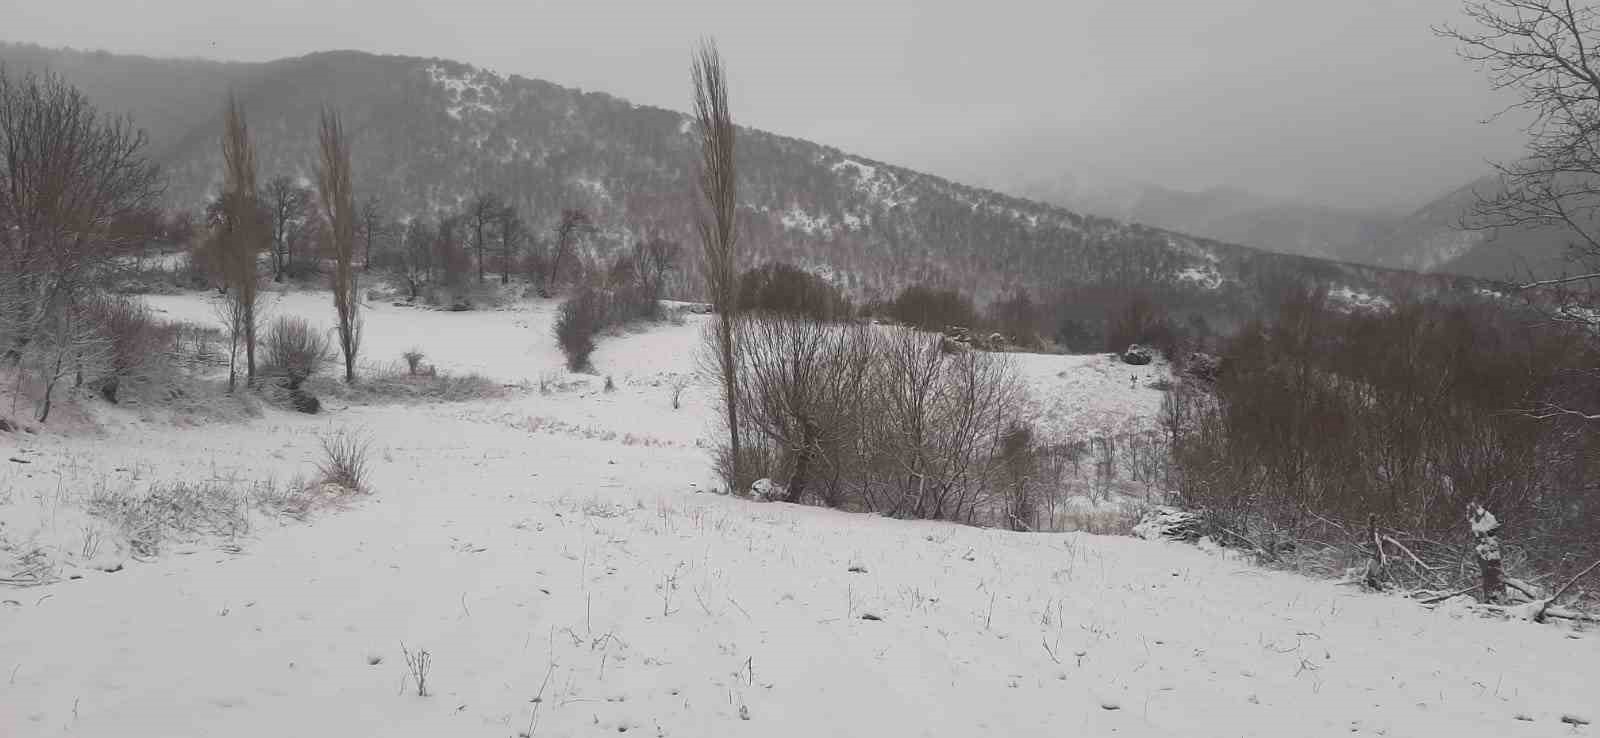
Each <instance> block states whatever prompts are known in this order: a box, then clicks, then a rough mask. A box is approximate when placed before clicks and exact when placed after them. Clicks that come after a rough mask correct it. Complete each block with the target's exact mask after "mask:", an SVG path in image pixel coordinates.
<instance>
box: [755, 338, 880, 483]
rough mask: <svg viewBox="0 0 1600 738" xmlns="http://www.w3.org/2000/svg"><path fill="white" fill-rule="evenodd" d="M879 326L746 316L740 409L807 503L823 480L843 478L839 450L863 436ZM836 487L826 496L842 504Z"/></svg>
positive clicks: (789, 481)
mask: <svg viewBox="0 0 1600 738" xmlns="http://www.w3.org/2000/svg"><path fill="white" fill-rule="evenodd" d="M871 330H872V329H871V327H870V326H868V325H866V324H859V325H855V324H852V325H848V326H842V327H837V328H836V327H834V326H830V325H827V324H825V323H822V322H819V321H813V320H805V319H798V318H793V317H789V316H783V315H778V314H774V313H754V314H751V315H748V316H745V317H744V318H743V319H741V320H740V321H739V324H738V331H737V336H736V339H737V340H738V343H739V348H740V350H739V353H738V358H739V410H740V414H741V417H742V418H743V422H744V423H745V424H746V426H747V427H749V428H751V429H753V430H755V432H757V433H759V434H760V435H762V436H764V437H765V438H766V439H767V440H768V441H771V442H772V443H773V444H774V445H776V446H777V447H778V448H780V449H782V450H783V452H784V454H785V456H786V462H787V463H786V464H785V467H786V469H785V471H786V472H787V475H788V482H787V484H786V485H785V487H784V490H785V495H786V499H787V500H789V501H791V502H799V501H800V500H801V499H802V497H803V495H804V494H805V492H806V490H807V489H808V488H809V487H810V485H811V483H812V482H813V481H814V480H816V479H818V478H819V477H821V478H823V479H824V480H826V479H830V478H837V474H834V473H830V472H837V471H838V470H839V469H840V467H841V465H842V463H843V460H842V458H841V454H840V453H838V452H839V450H840V449H841V447H842V446H844V445H846V444H847V443H848V442H849V441H850V440H851V439H855V438H859V437H860V433H861V425H860V423H861V413H860V411H861V410H862V409H863V406H862V402H861V400H862V393H863V391H864V390H865V388H866V386H867V382H868V379H869V377H870V375H871V368H872V358H873V352H872V350H871V336H870V335H869V333H870V331H871ZM836 488H837V486H836V485H829V484H825V485H824V492H823V494H822V498H823V499H824V500H825V501H826V502H828V503H829V504H838V502H839V500H837V499H836V498H835V490H836Z"/></svg>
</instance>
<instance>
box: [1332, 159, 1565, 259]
mask: <svg viewBox="0 0 1600 738" xmlns="http://www.w3.org/2000/svg"><path fill="white" fill-rule="evenodd" d="M1499 192H1500V182H1499V179H1498V178H1497V177H1494V176H1487V177H1483V178H1481V179H1479V180H1477V181H1475V182H1473V183H1471V184H1469V185H1466V186H1464V187H1461V188H1459V189H1457V190H1454V191H1452V192H1449V193H1446V194H1445V195H1443V196H1442V197H1440V198H1438V199H1436V200H1434V201H1433V202H1430V203H1428V204H1427V205H1424V206H1422V207H1421V208H1419V209H1417V211H1416V212H1414V213H1411V214H1410V215H1408V216H1406V217H1405V218H1402V219H1401V220H1399V221H1397V222H1395V223H1394V224H1393V225H1392V226H1391V227H1390V228H1389V229H1388V230H1387V231H1386V232H1384V233H1383V234H1382V235H1381V236H1380V238H1378V239H1375V240H1374V241H1372V242H1371V243H1369V244H1367V245H1366V250H1365V251H1351V252H1350V253H1349V254H1348V257H1349V258H1351V259H1354V260H1358V261H1364V262H1368V263H1372V264H1379V265H1383V266H1390V267H1397V268H1401V269H1415V270H1418V271H1429V272H1434V271H1437V272H1449V273H1452V274H1465V275H1470V276H1475V277H1483V278H1486V279H1500V280H1511V281H1515V280H1520V279H1526V278H1528V277H1529V276H1530V275H1531V276H1537V277H1547V276H1554V275H1556V274H1560V273H1562V272H1563V271H1565V270H1567V269H1568V268H1569V265H1568V264H1567V263H1566V260H1565V255H1566V249H1567V244H1568V242H1569V238H1568V237H1567V235H1566V234H1565V233H1563V232H1562V231H1561V230H1559V229H1552V228H1544V229H1540V228H1505V229H1496V230H1489V231H1485V230H1473V229H1466V228H1462V223H1463V221H1464V220H1470V218H1469V217H1468V216H1469V215H1470V214H1471V212H1472V206H1473V204H1474V203H1475V202H1476V201H1477V199H1478V198H1479V197H1480V196H1485V197H1489V196H1493V195H1495V194H1497V193H1499Z"/></svg>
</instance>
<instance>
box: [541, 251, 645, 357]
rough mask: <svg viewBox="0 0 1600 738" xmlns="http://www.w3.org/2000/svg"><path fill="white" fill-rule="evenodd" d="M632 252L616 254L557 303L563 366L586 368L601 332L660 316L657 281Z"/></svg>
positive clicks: (558, 342) (558, 341)
mask: <svg viewBox="0 0 1600 738" xmlns="http://www.w3.org/2000/svg"><path fill="white" fill-rule="evenodd" d="M635 258H637V257H636V256H635V255H623V256H619V257H618V259H617V261H616V263H615V264H614V266H613V267H612V269H611V271H610V272H609V273H608V274H607V275H606V277H605V278H604V279H592V280H590V281H588V282H585V283H583V284H580V285H579V286H578V287H577V288H576V289H574V290H573V291H572V293H571V294H570V295H569V296H568V297H567V299H566V300H565V301H564V302H562V303H561V307H560V309H559V311H558V312H557V314H556V322H555V337H556V343H557V344H559V345H560V346H561V353H563V354H565V355H566V357H567V368H568V369H570V370H572V371H575V372H576V371H583V370H586V369H589V368H590V365H589V357H590V355H592V354H593V353H594V350H595V345H596V344H595V339H596V337H597V336H599V335H600V333H601V332H603V331H607V330H618V329H621V328H622V327H623V326H626V325H629V324H632V323H638V322H641V321H651V320H660V319H661V317H662V312H661V303H660V301H659V300H658V299H657V295H658V294H659V293H658V290H659V282H657V281H653V280H652V279H651V278H650V277H649V276H648V275H649V274H650V272H646V271H640V270H639V269H638V268H637V267H635V266H633V260H634V259H635Z"/></svg>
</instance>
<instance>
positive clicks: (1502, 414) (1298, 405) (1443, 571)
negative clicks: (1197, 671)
mask: <svg viewBox="0 0 1600 738" xmlns="http://www.w3.org/2000/svg"><path fill="white" fill-rule="evenodd" d="M1526 318H1527V316H1524V315H1518V314H1516V313H1515V312H1513V311H1512V310H1510V309H1507V308H1506V307H1505V306H1504V305H1499V304H1488V303H1483V304H1478V303H1467V302H1463V303H1459V304H1439V303H1423V304H1408V305H1400V306H1397V307H1396V308H1394V309H1393V310H1392V311H1388V312H1384V313H1356V314H1350V313H1348V312H1344V311H1340V310H1338V309H1334V308H1333V307H1332V306H1330V305H1329V303H1328V300H1327V296H1326V293H1325V291H1318V290H1307V291H1304V292H1301V293H1299V294H1296V295H1293V296H1291V297H1289V298H1288V299H1285V300H1284V302H1283V303H1282V304H1281V305H1280V307H1279V309H1278V311H1277V314H1276V315H1275V316H1274V320H1272V321H1271V322H1259V323H1256V324H1253V325H1249V326H1247V327H1246V328H1245V329H1244V330H1243V331H1241V333H1240V335H1239V336H1238V337H1237V338H1235V339H1233V340H1231V341H1230V342H1229V343H1228V344H1227V346H1226V357H1225V361H1226V371H1225V372H1224V373H1223V374H1222V375H1221V377H1220V378H1219V379H1218V380H1217V381H1216V382H1215V384H1214V386H1213V387H1212V389H1211V392H1209V393H1199V392H1193V391H1186V392H1181V393H1173V394H1171V395H1170V396H1169V400H1168V404H1167V408H1166V410H1165V413H1164V414H1165V416H1166V418H1165V423H1166V425H1167V426H1168V428H1169V429H1170V432H1171V434H1172V439H1173V443H1174V451H1175V458H1176V461H1177V464H1178V468H1179V473H1180V480H1181V489H1182V494H1183V499H1184V501H1185V502H1186V503H1187V504H1188V505H1190V506H1192V507H1194V508H1199V509H1202V510H1204V511H1206V514H1207V516H1208V520H1209V521H1210V523H1211V526H1212V527H1211V532H1212V533H1213V534H1214V535H1215V537H1216V538H1218V540H1228V541H1231V542H1233V543H1236V544H1240V545H1245V546H1247V547H1250V548H1255V549H1257V550H1261V551H1266V552H1270V553H1271V554H1272V555H1278V554H1280V553H1281V552H1283V551H1284V550H1286V547H1285V545H1284V544H1285V543H1288V544H1289V547H1290V548H1298V550H1299V551H1300V552H1301V553H1302V554H1309V553H1311V552H1313V551H1314V552H1317V556H1316V557H1317V558H1321V559H1324V560H1325V561H1324V563H1323V564H1322V566H1325V567H1327V568H1330V569H1332V568H1338V567H1340V566H1344V565H1350V564H1351V563H1353V562H1352V561H1351V559H1361V558H1364V557H1369V556H1373V557H1375V556H1377V555H1378V554H1380V553H1381V552H1380V547H1381V548H1383V549H1384V550H1386V551H1387V553H1388V554H1389V555H1391V556H1394V557H1395V559H1396V560H1397V561H1398V562H1399V563H1398V564H1396V565H1393V566H1390V567H1387V577H1388V578H1390V579H1392V580H1400V581H1402V582H1403V583H1404V584H1406V585H1408V586H1414V587H1424V586H1425V587H1431V588H1444V587H1450V586H1455V585H1460V584H1462V583H1463V580H1465V581H1470V579H1468V578H1467V576H1464V575H1468V576H1470V575H1471V574H1473V573H1474V572H1476V570H1477V566H1476V564H1475V563H1473V560H1474V556H1473V553H1472V551H1471V549H1472V541H1471V537H1470V535H1469V531H1468V527H1467V517H1466V513H1467V509H1468V505H1469V503H1481V504H1482V505H1484V506H1486V507H1487V508H1488V509H1489V510H1490V511H1491V512H1492V513H1493V514H1494V515H1495V516H1496V517H1497V518H1498V519H1499V521H1500V522H1501V523H1502V525H1503V531H1502V533H1501V540H1502V542H1503V543H1504V545H1505V550H1506V556H1505V558H1506V566H1507V569H1508V571H1510V570H1514V569H1516V568H1518V567H1519V566H1520V567H1522V568H1523V570H1524V571H1532V572H1539V573H1563V572H1567V571H1569V570H1571V569H1573V568H1574V567H1579V566H1581V565H1583V564H1587V563H1588V562H1592V561H1593V560H1595V559H1596V558H1600V534H1597V532H1596V529H1595V527H1594V521H1595V520H1596V519H1597V516H1600V497H1596V496H1595V494H1594V488H1593V485H1592V482H1591V481H1590V480H1591V478H1592V474H1591V473H1590V470H1591V469H1592V465H1593V461H1594V458H1595V457H1594V454H1593V449H1592V443H1591V440H1590V438H1591V436H1590V435H1589V434H1588V432H1587V429H1586V428H1584V427H1582V421H1580V420H1578V419H1576V418H1573V419H1568V418H1566V417H1562V416H1555V417H1541V414H1540V413H1538V412H1536V411H1534V410H1533V408H1535V407H1536V406H1537V404H1538V401H1539V400H1540V399H1541V398H1549V397H1559V398H1561V399H1562V400H1563V401H1564V402H1565V403H1566V404H1567V406H1568V407H1600V395H1597V394H1596V393H1595V390H1594V387H1593V385H1592V384H1590V383H1586V382H1583V381H1581V380H1582V377H1583V374H1581V373H1580V372H1581V370H1583V369H1584V368H1586V367H1592V366H1594V365H1595V362H1596V359H1597V358H1600V357H1597V356H1596V355H1595V353H1594V350H1593V349H1592V348H1591V347H1589V345H1588V343H1587V342H1586V341H1585V337H1584V336H1583V335H1582V334H1581V332H1580V331H1578V330H1573V329H1570V328H1568V327H1564V326H1559V325H1555V326H1552V325H1533V324H1530V323H1529V322H1528V321H1527V320H1526ZM1375 538H1379V539H1382V540H1383V541H1385V542H1386V543H1385V544H1377V545H1374V544H1373V543H1372V541H1373V540H1374V539H1375ZM1313 541H1315V542H1316V543H1313ZM1400 546H1403V547H1404V553H1403V554H1402V553H1400V552H1399V547H1400Z"/></svg>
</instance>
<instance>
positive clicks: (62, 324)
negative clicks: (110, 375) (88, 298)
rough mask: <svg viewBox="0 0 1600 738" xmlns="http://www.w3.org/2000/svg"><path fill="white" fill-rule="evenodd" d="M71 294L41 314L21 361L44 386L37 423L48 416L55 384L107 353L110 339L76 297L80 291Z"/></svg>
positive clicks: (99, 361)
mask: <svg viewBox="0 0 1600 738" xmlns="http://www.w3.org/2000/svg"><path fill="white" fill-rule="evenodd" d="M72 297H73V300H72V301H71V302H69V303H67V304H64V305H61V306H60V307H59V308H58V309H56V310H53V311H51V313H50V314H49V315H48V316H47V317H46V318H45V321H44V323H43V324H42V325H41V326H40V330H39V331H38V333H37V335H36V336H35V338H36V340H34V341H33V342H31V343H30V344H29V346H28V351H27V359H25V361H24V367H25V368H29V369H31V370H32V373H33V374H34V375H35V376H37V377H38V379H39V382H40V384H42V385H43V386H44V397H43V399H42V400H41V401H40V408H39V422H41V423H43V422H46V421H48V420H49V419H50V410H51V407H52V406H53V403H52V401H53V399H54V397H55V388H56V385H57V384H58V383H60V381H61V380H62V379H65V378H66V377H68V376H71V375H72V374H73V373H74V372H79V373H81V372H82V371H83V367H84V366H85V365H96V364H99V363H101V362H103V361H104V360H105V358H106V357H107V356H108V355H109V353H110V341H109V340H108V339H107V338H106V337H105V336H104V335H103V334H102V333H101V332H100V331H99V330H97V328H96V326H95V324H94V322H93V321H92V320H90V319H89V316H88V311H87V306H86V305H84V304H82V303H81V302H79V301H78V300H77V298H79V297H83V295H73V296H72ZM29 364H32V366H28V365H29Z"/></svg>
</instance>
